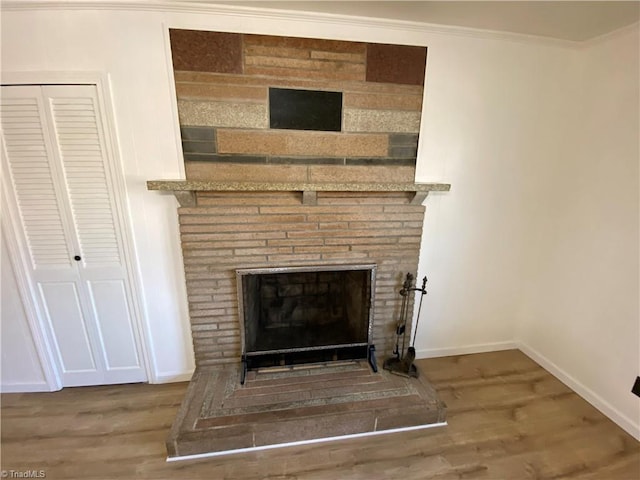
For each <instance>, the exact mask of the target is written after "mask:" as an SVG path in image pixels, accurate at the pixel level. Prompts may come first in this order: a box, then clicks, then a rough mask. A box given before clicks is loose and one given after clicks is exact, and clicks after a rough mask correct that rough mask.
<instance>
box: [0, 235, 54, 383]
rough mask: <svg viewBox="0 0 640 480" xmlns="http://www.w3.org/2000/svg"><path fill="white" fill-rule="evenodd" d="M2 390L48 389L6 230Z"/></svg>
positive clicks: (0, 262)
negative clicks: (9, 249)
mask: <svg viewBox="0 0 640 480" xmlns="http://www.w3.org/2000/svg"><path fill="white" fill-rule="evenodd" d="M0 270H1V277H0V282H1V283H0V285H1V286H2V288H1V289H0V290H1V291H2V296H1V298H0V348H1V349H2V350H1V352H2V360H1V362H0V368H1V370H0V372H1V373H0V391H2V392H38V391H42V392H44V391H47V390H49V386H48V385H47V381H46V378H45V376H44V372H43V371H42V367H41V366H40V359H39V357H38V353H37V351H36V347H35V345H34V342H33V336H32V334H31V330H30V329H29V324H28V321H27V316H26V313H25V309H24V305H23V303H22V299H21V297H20V293H19V291H18V285H17V284H16V280H15V273H14V270H13V265H12V262H11V259H10V256H9V251H8V249H7V242H6V241H5V238H4V232H2V235H0Z"/></svg>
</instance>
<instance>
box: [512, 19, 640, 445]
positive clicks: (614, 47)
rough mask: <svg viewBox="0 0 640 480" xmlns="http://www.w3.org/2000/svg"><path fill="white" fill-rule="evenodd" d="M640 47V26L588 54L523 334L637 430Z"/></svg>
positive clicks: (542, 232) (542, 222)
mask: <svg viewBox="0 0 640 480" xmlns="http://www.w3.org/2000/svg"><path fill="white" fill-rule="evenodd" d="M639 45H640V39H639V37H638V28H637V27H635V28H632V29H626V30H625V31H623V32H622V33H619V34H617V35H613V36H612V37H611V38H608V39H606V40H603V41H600V42H597V43H595V44H594V45H592V46H589V47H588V48H586V49H585V50H584V51H582V52H579V55H578V58H579V66H578V68H579V70H578V73H577V75H576V77H575V80H574V89H575V92H576V95H575V103H576V106H575V114H574V116H573V117H568V118H567V120H569V121H572V122H574V124H575V127H576V128H575V136H574V137H568V139H567V143H569V144H570V145H571V151H570V152H568V154H567V155H566V156H565V157H564V158H563V159H562V161H560V162H557V163H554V164H553V165H550V166H547V171H548V172H549V173H550V174H551V175H550V176H549V178H548V179H547V188H545V189H544V190H543V192H542V194H543V195H544V196H545V197H546V212H545V215H544V216H543V217H541V218H538V221H537V229H538V240H537V242H536V243H537V245H532V247H534V250H532V254H531V256H530V265H529V268H528V269H527V275H525V276H524V279H523V280H525V283H524V284H523V287H524V288H523V291H522V294H523V296H522V303H521V306H520V313H519V320H520V325H519V331H518V334H517V336H518V337H519V339H520V341H521V342H522V344H523V349H524V350H525V351H526V352H528V353H530V354H531V355H532V356H533V357H534V358H535V359H537V360H539V361H540V362H541V363H542V364H543V365H544V366H546V367H547V368H549V369H550V370H551V371H553V372H554V373H556V374H558V375H559V376H560V377H561V378H563V379H564V380H565V381H566V382H567V383H568V384H569V385H570V386H571V387H572V388H574V389H575V390H576V391H578V392H579V393H580V394H582V395H583V396H584V397H585V398H587V399H588V400H589V401H591V402H592V403H593V404H594V405H596V406H598V407H599V408H600V409H601V410H603V411H604V412H605V413H607V414H608V415H609V416H610V417H611V418H613V419H615V420H616V421H617V422H618V423H619V424H620V425H622V426H624V427H625V428H626V429H627V430H628V431H630V432H632V433H634V434H635V435H636V437H640V400H639V399H638V398H637V397H636V396H634V395H633V394H632V393H631V387H632V385H633V382H634V380H635V378H636V376H637V375H639V374H640V311H639V305H638V302H639V288H640V285H639V282H638V275H639V260H640V259H639V256H638V248H639V246H640V237H639V215H640V199H639V160H640V152H639V142H640V133H639V132H640V123H639V112H640V109H639V107H640V96H639V89H640V83H639V78H638V75H639V73H638V72H639V71H640V65H639ZM535 247H537V248H535Z"/></svg>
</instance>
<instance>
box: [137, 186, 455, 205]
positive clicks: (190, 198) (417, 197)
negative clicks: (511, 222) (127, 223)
mask: <svg viewBox="0 0 640 480" xmlns="http://www.w3.org/2000/svg"><path fill="white" fill-rule="evenodd" d="M450 188H451V185H450V184H448V183H273V182H264V183H261V182H220V181H202V180H200V181H195V180H149V181H148V182H147V189H148V190H160V191H165V192H171V193H173V194H174V195H175V196H176V198H177V199H178V202H179V203H180V205H181V206H183V207H188V206H194V205H195V192H302V202H303V203H304V204H305V205H314V204H315V203H316V196H317V192H408V193H412V194H413V197H412V200H411V204H413V205H420V204H422V202H423V201H424V199H425V198H426V197H427V195H428V194H429V192H448V191H449V190H450Z"/></svg>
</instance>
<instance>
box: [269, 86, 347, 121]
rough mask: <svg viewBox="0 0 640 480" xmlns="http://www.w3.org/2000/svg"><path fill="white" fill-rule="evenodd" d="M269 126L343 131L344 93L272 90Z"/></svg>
mask: <svg viewBox="0 0 640 480" xmlns="http://www.w3.org/2000/svg"><path fill="white" fill-rule="evenodd" d="M269 126H270V128H279V129H288V130H316V131H324V132H339V131H340V130H342V92H326V91H318V90H296V89H291V88H270V89H269Z"/></svg>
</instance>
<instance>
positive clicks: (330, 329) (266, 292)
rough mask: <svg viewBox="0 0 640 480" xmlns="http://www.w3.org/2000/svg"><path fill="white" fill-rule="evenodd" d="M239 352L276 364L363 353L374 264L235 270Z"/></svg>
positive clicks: (368, 334) (368, 333) (368, 329)
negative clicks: (240, 331) (238, 317)
mask: <svg viewBox="0 0 640 480" xmlns="http://www.w3.org/2000/svg"><path fill="white" fill-rule="evenodd" d="M237 274H238V287H239V289H238V291H239V296H240V298H239V301H240V314H241V320H242V322H241V324H242V334H243V339H242V341H243V354H244V355H245V356H248V357H251V356H253V357H257V356H263V357H265V358H266V357H269V356H270V357H271V358H272V359H277V361H279V362H280V363H282V362H284V363H304V362H308V361H315V360H326V359H327V358H326V357H327V354H329V355H330V356H333V357H338V358H349V357H351V358H356V357H360V356H366V348H367V346H368V345H369V343H370V340H371V318H372V312H371V305H372V303H373V302H372V292H373V288H372V285H373V282H374V278H375V266H374V265H358V266H351V265H349V266H346V265H339V266H330V267H328V266H322V267H294V268H271V269H250V270H238V271H237Z"/></svg>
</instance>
